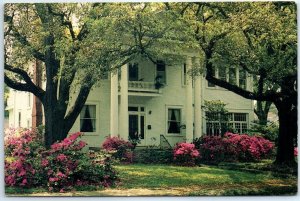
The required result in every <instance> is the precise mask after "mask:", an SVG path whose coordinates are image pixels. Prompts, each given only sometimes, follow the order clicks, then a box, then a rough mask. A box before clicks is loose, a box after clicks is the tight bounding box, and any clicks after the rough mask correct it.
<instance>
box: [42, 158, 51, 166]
mask: <svg viewBox="0 0 300 201" xmlns="http://www.w3.org/2000/svg"><path fill="white" fill-rule="evenodd" d="M48 165H49V161H48V160H47V159H43V160H42V166H43V167H46V166H48Z"/></svg>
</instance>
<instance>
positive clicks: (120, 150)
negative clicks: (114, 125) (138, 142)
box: [102, 137, 133, 162]
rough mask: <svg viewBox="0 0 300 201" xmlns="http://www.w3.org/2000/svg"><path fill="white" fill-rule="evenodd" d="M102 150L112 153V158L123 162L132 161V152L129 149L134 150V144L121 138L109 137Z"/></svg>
mask: <svg viewBox="0 0 300 201" xmlns="http://www.w3.org/2000/svg"><path fill="white" fill-rule="evenodd" d="M102 148H103V149H105V150H106V151H110V152H112V153H113V154H112V156H113V157H114V158H116V159H119V160H121V161H123V162H131V161H132V157H133V155H132V152H131V151H130V150H129V149H133V145H132V143H130V142H128V141H125V140H123V139H121V138H119V137H107V138H106V139H105V141H104V142H103V144H102Z"/></svg>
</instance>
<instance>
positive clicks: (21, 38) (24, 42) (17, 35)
mask: <svg viewBox="0 0 300 201" xmlns="http://www.w3.org/2000/svg"><path fill="white" fill-rule="evenodd" d="M4 18H5V19H6V21H5V22H6V23H8V24H9V25H8V26H9V31H7V32H6V33H5V34H6V35H11V36H13V37H15V38H16V39H17V40H18V41H19V42H20V43H21V44H22V45H24V46H27V47H29V48H30V49H31V51H32V56H33V57H35V58H36V59H38V60H40V61H43V62H44V61H45V55H44V54H42V53H41V52H39V51H38V50H36V49H35V48H33V47H32V45H31V44H30V43H29V41H28V40H27V38H26V36H24V35H21V34H20V33H19V32H18V30H17V29H16V28H15V27H14V26H13V17H11V16H7V15H6V16H5V17H4Z"/></svg>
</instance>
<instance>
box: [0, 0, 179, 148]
mask: <svg viewBox="0 0 300 201" xmlns="http://www.w3.org/2000/svg"><path fill="white" fill-rule="evenodd" d="M161 5H162V4H154V5H152V4H149V3H137V4H134V3H132V4H122V3H119V4H106V3H93V4H91V3H90V4H89V3H82V4H79V3H78V4H42V3H40V4H6V5H5V16H4V21H5V29H4V31H5V33H4V36H5V64H4V68H5V83H6V84H7V86H9V87H11V88H14V89H16V90H20V91H27V92H31V93H33V94H34V95H35V96H36V97H38V98H39V99H40V101H41V102H42V104H43V108H44V116H45V146H46V147H47V148H49V147H50V145H51V144H53V143H54V142H56V141H60V140H62V139H64V138H65V137H66V136H67V134H68V132H69V130H70V129H71V127H72V126H73V124H74V122H75V120H76V118H77V117H78V115H79V114H80V111H81V110H82V108H83V106H84V104H85V101H86V99H87V97H88V95H89V92H90V90H91V89H92V87H93V86H97V84H98V83H99V80H100V79H101V78H102V77H103V76H104V75H105V74H107V72H110V71H114V70H115V69H118V68H120V67H121V66H122V65H124V64H125V63H128V62H129V61H130V60H132V59H133V58H134V57H136V56H137V55H142V56H145V57H148V58H150V59H151V60H152V61H153V62H156V59H157V58H159V56H160V57H162V56H163V55H164V54H168V52H172V51H170V50H169V51H168V52H165V49H168V47H169V48H170V49H173V51H176V47H178V45H177V46H176V44H175V45H172V44H171V43H167V42H166V41H167V39H169V38H170V36H172V33H175V32H176V30H174V26H173V25H172V18H171V15H169V14H168V12H161ZM166 21H168V22H170V23H169V24H167V23H165V22H166ZM160 45H164V46H165V47H167V48H164V49H163V50H162V48H158V47H159V46H160ZM35 60H38V61H39V62H41V63H42V65H41V66H40V68H42V70H43V72H44V74H45V85H46V86H45V88H41V87H39V86H37V85H35V84H34V83H33V82H32V73H31V72H30V70H31V68H30V67H29V66H30V63H32V62H33V61H35Z"/></svg>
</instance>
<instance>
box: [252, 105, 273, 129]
mask: <svg viewBox="0 0 300 201" xmlns="http://www.w3.org/2000/svg"><path fill="white" fill-rule="evenodd" d="M263 103H265V106H264V107H263ZM271 105H272V102H270V101H257V106H256V109H254V112H255V114H256V115H257V117H258V124H259V125H263V126H265V125H267V123H268V113H269V110H270V107H271Z"/></svg>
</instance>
